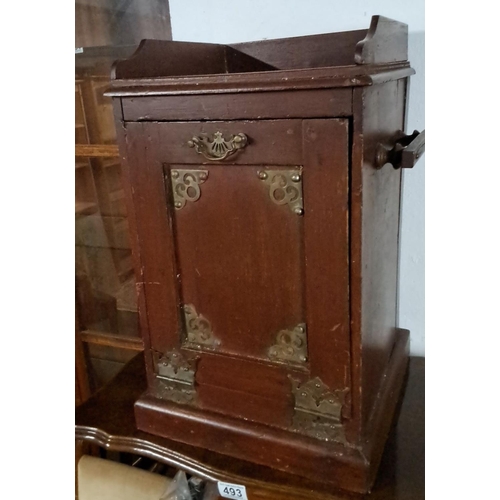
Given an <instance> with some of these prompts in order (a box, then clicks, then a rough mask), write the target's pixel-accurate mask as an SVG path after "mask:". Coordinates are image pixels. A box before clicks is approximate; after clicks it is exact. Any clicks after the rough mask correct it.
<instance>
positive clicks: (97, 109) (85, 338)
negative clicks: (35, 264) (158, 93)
mask: <svg viewBox="0 0 500 500" xmlns="http://www.w3.org/2000/svg"><path fill="white" fill-rule="evenodd" d="M75 5H76V15H75V21H76V22H75V24H76V39H75V46H76V47H77V50H76V55H75V143H76V146H75V153H76V158H75V198H76V199H75V226H76V241H75V245H76V247H75V251H76V318H75V319H76V329H75V334H76V337H75V346H76V350H75V360H76V391H75V394H76V404H80V403H81V402H82V401H85V399H86V398H88V397H89V395H90V394H91V393H92V392H93V391H95V390H96V389H97V388H99V387H100V386H102V385H103V384H104V383H105V382H107V381H109V380H110V379H111V378H112V377H113V375H114V374H116V373H117V372H118V371H119V370H120V369H121V368H122V367H123V366H124V363H126V362H127V361H128V360H129V359H130V358H131V357H132V356H134V354H136V353H137V351H141V350H142V349H143V344H142V340H141V339H140V337H139V333H138V320H137V305H136V294H135V278H134V276H133V266H132V261H131V252H130V243H129V236H128V221H127V210H126V206H125V203H124V191H123V188H122V183H121V165H120V159H119V156H118V146H117V144H116V131H115V125H114V119H113V111H112V104H111V99H110V98H109V97H105V96H104V90H105V89H106V88H107V86H108V85H109V81H110V74H111V65H112V63H113V62H114V61H115V60H116V59H119V58H123V57H128V56H129V55H130V54H132V53H133V51H134V50H135V47H136V45H137V44H138V43H139V42H140V40H141V39H142V38H144V37H149V38H157V39H163V40H170V39H171V38H172V30H171V26H170V14H169V5H168V0H141V1H137V0H136V1H134V0H132V1H126V2H115V1H111V0H92V1H89V0H77V1H76V4H75Z"/></svg>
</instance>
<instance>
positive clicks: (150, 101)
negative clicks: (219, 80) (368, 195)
mask: <svg viewBox="0 0 500 500" xmlns="http://www.w3.org/2000/svg"><path fill="white" fill-rule="evenodd" d="M122 109H123V119H124V120H125V121H156V120H158V121H167V120H168V121H176V120H250V119H267V118H304V117H309V118H315V117H324V116H331V117H334V116H335V117H340V116H350V115H351V114H352V91H351V89H323V90H315V91H314V92H311V91H310V90H294V91H292V92H290V91H288V92H251V93H241V94H229V95H227V94H214V95H173V96H150V97H149V96H148V97H125V98H123V99H122Z"/></svg>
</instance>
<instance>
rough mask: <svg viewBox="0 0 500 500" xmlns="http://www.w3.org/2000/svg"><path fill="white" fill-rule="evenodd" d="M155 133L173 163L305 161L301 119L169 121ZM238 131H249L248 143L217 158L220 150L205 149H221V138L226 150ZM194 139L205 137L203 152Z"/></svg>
mask: <svg viewBox="0 0 500 500" xmlns="http://www.w3.org/2000/svg"><path fill="white" fill-rule="evenodd" d="M154 133H155V135H154V136H152V140H154V141H155V142H156V144H158V148H159V154H160V157H161V160H162V161H163V162H165V163H169V164H185V165H200V164H201V165H214V164H221V165H262V164H270V165H290V164H294V163H301V161H302V122H301V120H270V121H234V122H181V123H175V124H166V123H165V124H157V126H156V127H155V131H154ZM238 134H244V135H245V137H246V138H247V142H246V144H245V145H244V147H242V148H240V149H235V150H234V152H233V153H232V154H230V155H229V156H227V157H226V158H225V159H223V160H217V156H216V155H217V154H219V153H217V152H216V151H212V152H211V153H210V152H208V151H207V150H206V149H202V148H203V147H205V148H212V149H217V146H216V144H215V142H217V141H218V142H219V145H220V148H221V149H222V150H224V148H231V147H234V148H236V146H237V144H236V143H235V142H234V138H235V137H236V136H238ZM232 138H233V139H232ZM193 139H195V140H198V141H203V144H201V145H200V147H199V148H198V149H199V150H200V151H201V152H200V153H198V152H197V148H196V147H193ZM204 153H205V154H204Z"/></svg>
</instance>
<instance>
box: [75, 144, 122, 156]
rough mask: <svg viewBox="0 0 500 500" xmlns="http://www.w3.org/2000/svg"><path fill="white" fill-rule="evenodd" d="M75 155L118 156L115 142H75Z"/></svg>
mask: <svg viewBox="0 0 500 500" xmlns="http://www.w3.org/2000/svg"><path fill="white" fill-rule="evenodd" d="M75 156H88V157H92V158H100V157H103V158H110V157H118V156H119V152H118V146H117V145H115V144H76V145H75Z"/></svg>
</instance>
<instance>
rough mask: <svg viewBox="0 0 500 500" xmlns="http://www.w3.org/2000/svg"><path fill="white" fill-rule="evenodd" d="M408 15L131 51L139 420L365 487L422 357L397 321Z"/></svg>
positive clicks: (118, 107)
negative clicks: (307, 33)
mask: <svg viewBox="0 0 500 500" xmlns="http://www.w3.org/2000/svg"><path fill="white" fill-rule="evenodd" d="M412 74H413V70H412V69H411V67H410V65H409V63H408V61H407V26H406V25H404V24H402V23H398V22H396V21H392V20H389V19H386V18H383V17H379V16H375V17H374V18H373V20H372V24H371V26H370V29H369V30H360V31H353V32H345V33H333V34H325V35H317V36H311V37H299V38H292V39H284V40H269V41H264V42H255V43H245V44H236V45H232V46H223V45H211V44H193V43H186V42H157V41H145V42H143V43H141V45H140V47H139V49H138V51H137V52H136V53H135V54H134V55H133V56H132V57H131V58H129V59H127V60H124V61H120V62H118V63H117V64H116V65H115V66H114V70H113V78H114V80H113V82H112V85H111V90H110V92H109V95H111V96H113V97H114V99H115V102H114V104H115V117H116V120H117V124H118V129H119V145H120V153H121V155H122V156H123V158H124V163H123V167H124V174H125V178H126V180H127V188H126V199H127V201H128V203H129V214H130V218H129V222H130V228H131V230H132V232H131V234H132V248H133V249H134V252H133V253H134V264H135V268H136V270H137V279H138V283H137V286H138V292H139V301H138V305H139V311H140V320H141V330H142V332H143V335H144V341H145V348H146V358H145V359H146V367H147V373H148V381H149V386H148V392H147V393H146V394H144V395H143V396H142V397H141V398H140V400H139V401H138V402H137V404H136V418H137V425H138V427H139V428H140V429H142V430H148V431H149V432H152V433H155V434H158V435H161V436H164V437H168V438H171V439H177V440H180V441H183V442H185V443H188V444H193V445H197V446H200V447H204V448H207V449H210V450H212V451H216V452H221V453H225V454H228V455H231V456H235V457H238V458H243V457H247V456H251V457H252V460H255V461H256V462H258V463H260V464H262V465H268V466H271V467H276V468H278V469H281V470H286V471H289V472H295V473H296V474H298V475H300V476H303V477H307V478H309V479H315V480H317V481H325V482H328V483H330V484H331V485H335V486H339V487H342V488H345V489H350V490H353V491H358V492H360V491H367V490H369V488H370V486H371V484H372V483H373V480H374V477H375V473H376V470H377V465H378V463H379V460H380V457H381V454H382V450H383V446H384V442H385V438H386V436H387V432H388V429H389V425H390V421H391V418H392V415H393V412H394V408H395V404H396V400H397V395H398V393H399V391H400V388H401V384H402V380H403V377H404V373H405V369H406V358H407V349H408V332H407V331H404V330H400V329H398V328H396V301H397V298H396V295H397V266H398V232H399V206H400V192H401V190H400V183H401V174H400V170H399V169H400V168H401V167H409V166H413V164H414V163H415V162H416V160H417V159H418V157H419V156H420V155H421V154H422V152H423V142H424V141H423V137H422V135H420V134H418V133H416V134H414V135H412V136H406V135H405V134H403V133H402V132H401V130H403V129H404V121H405V104H406V93H407V83H408V78H409V76H411V75H412Z"/></svg>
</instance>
